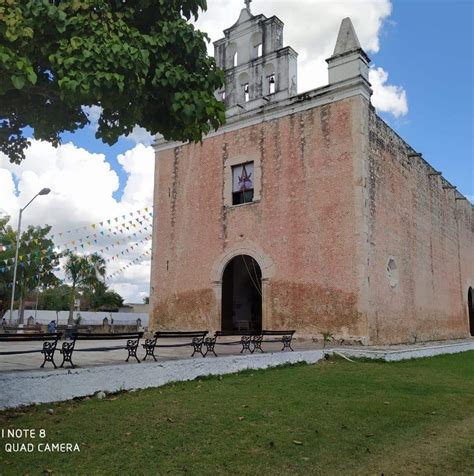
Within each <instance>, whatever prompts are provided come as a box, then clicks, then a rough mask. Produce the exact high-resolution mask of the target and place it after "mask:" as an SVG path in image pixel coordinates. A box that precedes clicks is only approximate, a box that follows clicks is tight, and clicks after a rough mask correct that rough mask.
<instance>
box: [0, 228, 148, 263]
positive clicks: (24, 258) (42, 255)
mask: <svg viewBox="0 0 474 476" xmlns="http://www.w3.org/2000/svg"><path fill="white" fill-rule="evenodd" d="M140 238H141V239H139V240H138V239H137V240H136V241H132V242H131V244H129V245H128V247H127V248H126V249H125V250H123V251H121V252H118V253H116V254H115V255H112V256H111V257H109V258H107V259H106V260H105V261H106V262H110V261H114V260H115V259H117V258H119V257H120V256H121V255H125V253H128V252H129V251H132V250H134V249H135V248H137V247H138V246H139V245H140V244H142V243H145V242H146V241H150V240H151V238H152V236H151V233H149V234H147V235H146V236H144V237H140ZM126 242H129V240H128V239H127V238H123V239H121V240H116V241H115V242H114V243H109V244H108V245H107V246H104V247H103V248H102V249H100V250H99V252H100V253H104V252H105V251H111V250H112V249H115V248H119V247H120V245H121V244H124V243H126ZM86 245H89V246H90V245H92V243H90V242H87V243H86V244H84V243H83V244H80V246H79V247H78V246H76V247H74V251H75V252H76V251H78V248H80V247H82V250H84V247H85V246H86ZM82 250H81V251H82ZM65 251H73V250H70V249H66V250H63V252H65ZM52 252H53V248H51V247H50V248H48V249H45V250H40V251H36V252H34V253H30V254H28V255H19V256H18V264H19V265H20V264H21V263H23V264H25V263H26V264H28V265H30V263H31V261H32V259H31V258H32V257H34V258H36V261H38V258H39V261H40V262H41V263H42V262H43V261H44V260H45V259H47V258H48V259H49V258H50V255H51V253H52ZM14 264H15V259H14V258H7V259H1V258H0V272H2V271H5V270H6V269H9V268H13V266H14Z"/></svg>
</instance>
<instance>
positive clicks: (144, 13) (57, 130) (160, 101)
mask: <svg viewBox="0 0 474 476" xmlns="http://www.w3.org/2000/svg"><path fill="white" fill-rule="evenodd" d="M206 8H207V5H206V0H61V1H54V2H52V1H48V0H7V1H3V2H0V152H4V153H5V154H6V155H7V156H8V157H9V158H10V161H11V162H15V163H20V162H21V160H23V159H24V151H25V148H26V147H27V146H28V140H27V139H26V138H25V136H24V133H23V129H24V128H25V127H30V128H31V129H32V130H33V132H34V137H35V138H37V139H42V140H48V141H50V142H52V143H53V144H54V145H58V144H59V142H60V134H61V133H62V132H64V131H75V130H77V129H79V128H82V127H84V126H85V125H86V124H87V123H89V119H88V117H87V115H86V114H85V112H84V110H83V106H100V107H101V108H102V109H101V110H102V113H101V116H100V119H99V122H98V130H97V133H96V137H97V138H100V139H102V140H103V141H104V142H106V143H107V144H110V145H111V144H114V143H115V142H116V141H117V140H118V138H119V137H120V136H121V135H123V134H125V135H126V134H129V133H130V132H131V131H132V130H133V128H134V126H135V125H140V126H142V127H144V128H146V129H147V130H149V131H150V132H151V133H153V134H155V133H161V134H162V135H163V136H164V137H165V139H169V140H180V141H199V140H200V139H201V137H202V135H203V134H205V133H207V132H209V131H210V130H211V128H217V127H218V126H219V125H221V124H222V123H223V122H224V120H225V115H224V106H223V104H222V103H221V102H220V101H218V100H217V99H216V98H215V95H214V92H215V91H216V90H217V89H218V88H220V87H221V85H222V84H223V73H222V72H221V70H219V69H218V68H217V66H216V63H215V61H214V59H213V58H211V57H209V56H208V55H207V50H206V41H207V40H208V37H207V35H206V34H205V33H202V32H200V31H199V30H196V29H195V28H194V26H193V25H191V24H190V23H189V22H188V20H189V19H190V18H191V16H194V17H195V18H197V16H198V13H199V10H200V9H203V10H204V9H206Z"/></svg>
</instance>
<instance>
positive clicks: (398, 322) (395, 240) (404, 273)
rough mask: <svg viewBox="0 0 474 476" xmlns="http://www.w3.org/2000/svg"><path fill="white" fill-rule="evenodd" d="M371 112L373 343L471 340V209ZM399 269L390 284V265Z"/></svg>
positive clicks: (473, 264)
mask: <svg viewBox="0 0 474 476" xmlns="http://www.w3.org/2000/svg"><path fill="white" fill-rule="evenodd" d="M413 153H414V151H413V149H411V148H410V147H409V146H408V145H407V144H406V143H405V142H404V141H403V140H402V139H401V138H400V137H398V136H397V135H396V134H395V133H394V132H393V130H391V129H390V128H389V127H388V126H387V125H386V124H385V123H384V122H383V121H382V120H381V119H380V118H379V117H378V116H377V115H376V114H375V112H373V111H372V110H370V112H369V156H368V159H369V161H368V166H369V170H368V188H367V204H368V209H367V214H366V216H367V223H368V244H369V261H368V280H369V287H368V292H369V296H368V298H369V304H370V306H369V309H370V311H369V323H370V324H369V325H370V338H371V340H372V341H373V342H390V343H395V342H409V341H412V342H413V341H415V340H434V339H448V338H458V337H466V336H467V335H468V315H467V291H468V287H469V285H471V286H472V285H473V282H474V233H473V226H474V221H473V207H472V206H471V204H470V203H469V202H467V201H466V200H459V199H458V200H456V197H458V198H459V197H460V195H459V194H458V193H457V192H456V191H455V190H454V189H453V188H451V187H450V185H449V184H448V183H447V182H446V180H445V179H443V178H442V177H441V176H440V175H437V174H436V171H435V170H434V169H433V168H432V167H431V166H430V165H429V164H427V163H426V162H425V161H424V160H423V159H422V158H420V157H415V156H411V157H410V154H413ZM390 258H392V259H393V260H394V261H395V263H396V266H397V271H398V275H399V276H398V284H397V285H396V286H393V287H392V286H391V285H390V283H389V279H388V276H387V264H388V260H389V259H390Z"/></svg>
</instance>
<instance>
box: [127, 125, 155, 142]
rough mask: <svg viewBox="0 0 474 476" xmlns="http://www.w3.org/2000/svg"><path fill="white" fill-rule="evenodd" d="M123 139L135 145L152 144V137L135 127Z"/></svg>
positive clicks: (145, 131)
mask: <svg viewBox="0 0 474 476" xmlns="http://www.w3.org/2000/svg"><path fill="white" fill-rule="evenodd" d="M125 139H128V140H131V141H132V142H134V143H135V144H143V145H151V144H152V143H153V140H154V138H153V136H152V135H151V134H150V133H149V132H148V131H147V130H146V129H145V128H143V127H140V126H135V127H134V128H133V131H132V132H131V133H130V134H128V136H125Z"/></svg>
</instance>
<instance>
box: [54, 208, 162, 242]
mask: <svg viewBox="0 0 474 476" xmlns="http://www.w3.org/2000/svg"><path fill="white" fill-rule="evenodd" d="M151 218H153V207H151V206H150V207H145V208H141V209H139V210H135V211H133V212H129V213H125V214H124V215H119V216H116V217H112V218H106V219H104V220H102V221H101V222H99V223H92V224H89V225H84V226H80V227H78V228H74V229H71V230H66V231H62V232H57V233H55V234H53V235H51V239H54V238H55V237H63V236H67V235H71V234H73V233H76V232H83V231H87V230H89V229H92V230H97V229H98V228H107V226H109V227H112V226H113V225H114V224H120V223H121V222H123V223H129V224H130V225H132V223H133V222H134V221H140V219H143V220H150V219H151ZM123 223H122V224H123Z"/></svg>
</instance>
